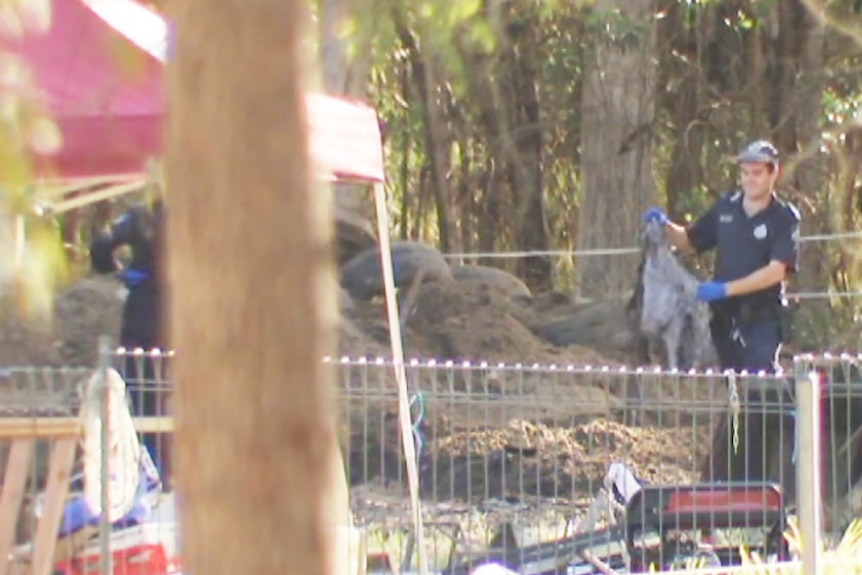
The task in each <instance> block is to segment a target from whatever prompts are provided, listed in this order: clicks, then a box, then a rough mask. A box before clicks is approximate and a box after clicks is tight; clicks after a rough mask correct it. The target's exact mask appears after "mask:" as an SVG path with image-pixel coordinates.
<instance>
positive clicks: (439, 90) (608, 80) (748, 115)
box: [28, 0, 862, 350]
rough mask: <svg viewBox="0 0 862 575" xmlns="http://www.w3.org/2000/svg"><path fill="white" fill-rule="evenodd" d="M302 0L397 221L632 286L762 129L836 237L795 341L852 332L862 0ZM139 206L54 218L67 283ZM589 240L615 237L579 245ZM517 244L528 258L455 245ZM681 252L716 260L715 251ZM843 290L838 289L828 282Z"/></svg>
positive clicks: (595, 283)
mask: <svg viewBox="0 0 862 575" xmlns="http://www.w3.org/2000/svg"><path fill="white" fill-rule="evenodd" d="M170 1H171V0H155V1H151V2H150V3H151V4H153V5H154V6H155V7H157V8H159V9H162V10H165V9H166V8H167V5H168V4H169V3H170ZM174 1H177V2H181V1H182V0H174ZM309 6H310V7H311V8H312V10H311V11H310V17H311V19H312V22H311V23H310V27H308V29H309V30H311V31H312V32H313V33H312V34H309V36H308V37H307V38H306V42H305V48H306V49H307V51H306V54H305V57H306V58H307V59H308V61H309V62H310V63H312V64H314V65H319V68H320V70H321V71H322V73H321V76H320V77H319V78H318V83H319V85H320V89H322V90H325V91H327V92H330V93H335V94H343V95H347V96H351V97H354V98H357V99H361V100H365V101H368V102H370V103H372V104H373V105H374V106H376V107H377V108H378V110H379V114H380V117H381V121H382V122H383V124H384V127H385V144H386V146H385V147H386V166H387V174H388V178H389V180H388V182H387V184H386V187H387V193H388V197H389V202H390V206H389V208H390V213H391V214H392V219H391V233H392V235H393V237H396V238H401V239H409V240H418V241H422V242H427V243H429V244H431V245H433V246H435V247H437V248H438V249H439V250H440V251H441V252H443V253H444V254H450V260H451V261H453V262H457V261H461V262H463V263H478V264H483V265H490V266H495V267H499V268H502V269H504V270H506V271H509V272H511V273H514V274H516V275H517V276H519V277H520V278H521V279H523V280H524V282H525V283H526V284H527V285H528V286H529V288H530V290H531V291H532V293H534V294H539V293H543V292H548V291H551V290H555V291H561V292H565V293H571V294H574V295H576V296H577V297H579V298H584V299H601V298H605V297H608V296H618V295H620V294H625V293H626V292H628V291H630V290H631V289H632V288H633V287H634V284H635V281H636V277H635V275H636V270H637V265H638V261H639V255H638V254H637V253H629V252H627V250H626V249H627V248H633V247H636V246H637V242H638V235H639V231H640V222H641V213H642V212H643V210H644V209H646V208H647V207H648V206H650V205H656V204H657V205H662V206H665V207H666V208H667V209H668V211H669V213H670V214H671V216H672V217H673V218H674V219H676V220H678V221H683V220H691V219H692V218H694V217H696V216H697V215H698V214H699V213H700V212H701V211H702V210H704V209H705V208H706V206H707V205H708V204H709V203H710V202H711V201H713V200H714V199H715V198H716V197H717V196H718V195H719V194H721V193H723V192H725V191H728V190H729V189H731V188H732V187H733V186H734V185H735V183H736V177H737V174H736V170H735V166H734V165H733V163H732V157H733V155H734V154H735V153H736V152H737V151H738V150H739V148H741V147H742V146H743V145H744V144H745V143H747V142H748V141H751V140H753V139H755V138H769V139H771V140H773V141H774V142H775V143H776V145H777V146H778V147H779V149H780V150H781V151H782V153H783V154H784V174H783V176H782V178H781V180H780V183H779V191H780V195H781V196H782V197H784V198H786V199H789V200H791V201H793V202H794V203H795V204H796V206H797V207H798V208H799V209H800V211H801V212H802V214H803V218H804V220H803V226H802V234H803V236H808V237H811V236H814V237H816V238H823V237H824V236H832V237H830V238H829V239H827V240H823V239H821V240H817V241H806V242H804V243H803V248H802V258H801V260H802V261H801V270H800V273H799V274H798V276H796V277H795V278H794V279H793V280H792V282H791V285H790V286H789V291H790V292H795V293H800V292H801V293H802V294H803V295H806V294H820V295H819V296H818V297H804V298H802V299H800V300H799V303H800V305H799V313H798V314H797V323H796V333H797V336H798V340H799V345H800V347H803V348H807V349H812V350H814V349H836V348H844V349H848V348H849V349H858V348H859V346H860V343H862V338H860V334H862V327H860V325H862V322H860V321H859V319H860V310H862V299H860V297H858V292H859V290H860V283H862V275H860V274H862V266H860V264H862V255H860V250H859V247H860V242H862V239H860V237H859V236H858V234H860V232H859V229H860V228H859V220H860V216H862V181H860V177H859V166H860V163H862V124H860V116H859V114H860V110H859V107H860V101H862V93H860V88H859V86H860V79H862V67H860V63H862V59H860V55H862V27H860V26H859V24H860V23H862V2H859V1H858V0H834V1H829V2H826V3H824V2H822V1H820V0H593V1H582V0H484V1H483V0H458V1H457V2H452V1H451V0H316V1H315V2H312V3H310V4H309ZM309 69H312V67H309ZM336 199H337V202H336V204H337V205H336V214H337V217H338V218H339V219H340V220H344V219H348V220H351V221H356V222H358V225H359V226H364V227H365V228H366V229H367V230H369V232H368V233H369V234H372V235H373V234H374V231H373V230H375V229H376V222H375V221H374V213H373V201H372V199H371V190H370V189H367V188H365V187H361V186H360V187H357V186H340V187H338V189H337V190H336ZM132 201H136V198H133V197H128V198H123V199H121V200H119V201H117V202H115V203H114V204H113V205H109V204H108V203H100V204H96V205H93V206H89V207H87V208H84V209H80V210H74V211H71V212H68V213H66V214H63V215H62V216H59V217H58V218H57V219H56V220H55V221H54V223H53V224H52V225H56V228H55V229H57V231H58V233H59V235H61V236H62V238H63V241H64V243H65V245H66V247H67V248H68V251H69V253H71V254H72V262H73V268H74V269H73V273H72V274H71V277H72V278H74V277H75V276H76V275H79V274H78V273H76V271H77V272H84V271H85V269H86V267H87V259H88V258H87V255H86V245H87V240H88V238H89V236H90V234H91V233H92V231H93V230H94V229H96V228H98V227H99V226H101V225H103V224H104V223H105V222H106V221H107V219H108V218H109V217H112V216H115V215H116V214H117V213H118V212H119V211H120V210H122V209H123V208H124V207H125V206H126V205H128V203H129V202H132ZM28 226H30V227H29V228H28V229H29V230H31V231H29V232H28V235H32V233H33V231H32V230H34V229H35V228H34V227H33V226H32V225H31V224H30V223H28ZM854 234H856V236H855V237H854V236H853V235H854ZM847 236H850V237H847ZM31 241H32V240H31ZM585 250H586V251H590V250H595V251H599V252H601V251H602V250H610V252H612V253H605V254H602V255H597V254H590V255H578V256H577V257H576V256H575V255H573V254H572V252H574V251H578V252H583V251H585ZM615 251H618V252H622V253H613V252H615ZM505 252H519V253H524V252H528V253H532V254H534V255H530V256H526V257H524V256H519V257H478V258H477V257H463V258H461V257H456V256H455V255H452V254H463V253H468V254H470V253H482V254H496V255H497V256H499V255H500V254H502V253H505ZM687 263H688V264H690V265H691V267H692V268H694V269H695V270H696V271H697V272H698V273H699V274H702V275H703V276H705V275H706V274H707V273H708V272H709V269H710V256H704V257H701V258H694V259H691V260H690V261H688V262H687ZM37 279H38V280H39V281H35V282H33V283H34V285H39V284H40V283H45V282H44V280H42V279H41V278H37ZM830 291H831V292H836V293H838V294H843V295H842V296H840V297H839V296H835V297H821V296H822V294H823V293H824V292H830ZM848 294H849V295H848ZM853 294H856V295H853Z"/></svg>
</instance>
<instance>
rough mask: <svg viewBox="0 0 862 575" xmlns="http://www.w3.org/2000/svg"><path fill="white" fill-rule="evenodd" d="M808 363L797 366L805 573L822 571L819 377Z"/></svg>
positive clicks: (799, 494) (813, 574) (799, 495)
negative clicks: (810, 368)
mask: <svg viewBox="0 0 862 575" xmlns="http://www.w3.org/2000/svg"><path fill="white" fill-rule="evenodd" d="M807 367H808V366H807V362H805V361H804V360H800V361H799V362H798V363H797V364H796V365H795V370H794V371H795V373H794V379H795V383H796V402H797V418H796V444H797V446H798V448H799V452H798V457H797V460H796V485H797V488H796V507H797V509H798V515H799V530H800V532H801V534H802V573H803V575H817V574H818V573H819V572H820V545H821V541H822V526H821V516H820V445H821V438H820V380H819V377H818V375H817V373H816V372H814V371H809V370H808V369H807Z"/></svg>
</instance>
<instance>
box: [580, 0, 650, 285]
mask: <svg viewBox="0 0 862 575" xmlns="http://www.w3.org/2000/svg"><path fill="white" fill-rule="evenodd" d="M593 10H594V16H595V17H596V19H597V20H599V21H603V22H605V23H606V25H604V26H596V28H595V29H594V31H593V35H594V36H593V42H592V45H591V46H590V49H589V50H588V55H587V57H586V61H585V69H584V89H583V96H582V102H581V108H582V112H581V118H582V121H581V133H582V134H583V136H582V138H581V142H582V144H581V180H582V182H583V185H582V186H583V187H582V189H583V196H582V200H581V208H580V210H579V216H578V217H579V220H578V249H581V250H584V249H604V248H623V247H631V246H633V245H635V244H636V242H637V239H638V232H639V230H640V225H641V213H643V210H644V209H645V208H646V207H647V206H649V205H650V204H651V203H653V202H655V199H656V194H655V183H654V181H653V173H652V166H651V154H652V124H653V119H654V115H655V80H656V66H655V64H654V62H655V44H656V37H655V30H654V24H653V22H654V1H653V0H596V3H595V7H594V9H593ZM576 265H577V274H578V281H579V288H580V291H581V294H582V295H583V296H585V297H602V296H607V295H611V294H619V293H621V292H624V291H627V290H629V289H631V288H632V287H633V286H634V283H635V273H636V269H637V256H632V257H626V256H619V255H608V256H591V257H583V258H579V259H578V261H577V264H576Z"/></svg>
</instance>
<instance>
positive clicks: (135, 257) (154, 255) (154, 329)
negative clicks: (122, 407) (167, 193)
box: [90, 201, 170, 486]
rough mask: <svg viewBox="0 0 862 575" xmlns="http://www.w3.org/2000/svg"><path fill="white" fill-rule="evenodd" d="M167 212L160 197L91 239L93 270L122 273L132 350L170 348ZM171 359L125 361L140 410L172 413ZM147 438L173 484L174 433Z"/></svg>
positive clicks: (125, 340) (126, 343) (123, 335)
mask: <svg viewBox="0 0 862 575" xmlns="http://www.w3.org/2000/svg"><path fill="white" fill-rule="evenodd" d="M163 229H164V226H163V212H162V205H161V202H160V201H157V202H156V203H154V205H153V206H152V208H148V207H145V206H136V207H133V208H131V209H129V210H128V211H127V212H126V213H124V214H123V215H122V216H121V217H119V218H118V219H116V220H114V221H113V222H112V223H111V225H110V226H109V229H107V230H105V231H103V232H100V233H98V234H96V235H95V237H94V238H93V240H92V243H91V244H90V261H91V264H92V266H93V270H94V271H95V272H96V273H102V274H117V276H118V277H119V278H120V280H121V281H122V282H123V284H124V285H125V286H126V289H127V290H128V293H127V295H126V300H125V305H124V307H123V318H122V327H121V329H120V341H119V344H120V346H122V347H124V348H126V349H127V350H129V351H132V350H134V349H136V348H141V349H143V350H144V351H146V352H149V351H151V350H152V349H165V348H167V345H166V342H165V341H164V340H163V331H162V284H161V281H162V278H161V271H162V270H161V262H162V254H161V249H162V241H163V233H164V232H163ZM121 246H128V247H129V248H130V249H131V252H132V259H131V263H130V264H129V266H128V267H126V268H125V269H122V270H120V269H119V266H118V265H117V261H116V260H115V258H114V252H115V250H116V249H117V248H119V247H121ZM166 367H167V364H166V363H165V362H163V361H162V360H158V359H156V360H154V359H153V358H151V357H149V354H148V353H147V354H145V355H144V357H133V356H131V355H130V356H128V357H127V358H126V359H125V360H124V364H123V365H122V366H121V369H122V375H123V378H124V379H125V380H126V385H127V386H128V390H129V396H130V398H131V403H132V413H133V415H135V416H154V415H162V416H164V415H167V411H166V407H167V396H168V390H167V383H168V379H167V377H166V370H165V368H166ZM142 443H143V445H144V447H146V449H147V450H148V451H149V452H150V456H151V457H152V458H153V461H154V462H155V464H156V466H157V467H158V469H159V473H160V475H161V478H162V482H163V485H165V486H168V485H169V484H170V469H169V468H170V465H169V463H170V462H169V453H168V447H169V437H167V436H164V435H161V436H160V435H159V434H155V433H145V434H143V435H142Z"/></svg>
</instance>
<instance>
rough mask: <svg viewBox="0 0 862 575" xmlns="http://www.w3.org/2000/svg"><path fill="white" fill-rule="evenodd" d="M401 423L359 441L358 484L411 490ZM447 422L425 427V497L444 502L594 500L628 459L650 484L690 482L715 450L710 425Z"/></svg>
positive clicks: (354, 480)
mask: <svg viewBox="0 0 862 575" xmlns="http://www.w3.org/2000/svg"><path fill="white" fill-rule="evenodd" d="M396 423H397V422H396V421H395V419H394V417H393V418H392V419H390V420H388V421H387V422H386V424H385V425H384V426H383V427H384V429H385V432H384V433H383V434H377V433H371V434H362V435H361V436H360V435H354V436H353V438H352V441H351V445H350V446H349V448H348V450H347V453H349V454H350V457H349V461H350V470H351V477H350V479H351V484H352V485H366V484H381V485H384V486H386V485H391V484H395V485H400V486H404V485H406V480H405V477H406V474H405V470H404V466H403V455H402V453H401V452H400V443H399V441H398V434H397V425H396ZM446 427H447V426H446V425H445V424H444V423H443V422H442V421H436V422H434V423H429V425H428V426H427V427H426V428H425V435H426V443H425V444H424V449H423V451H422V452H421V453H420V454H419V455H420V458H419V469H420V476H421V481H420V483H421V485H420V487H421V491H422V494H423V497H424V498H426V499H428V500H433V501H438V502H444V501H445V502H452V501H468V500H471V499H502V500H516V501H524V500H528V499H532V498H567V499H578V498H582V497H588V496H590V495H592V494H594V493H595V492H596V491H597V490H598V489H599V488H600V487H601V486H602V480H603V478H604V475H605V473H606V472H607V468H608V465H609V464H610V463H611V462H613V461H622V462H625V463H627V464H629V465H631V466H632V468H633V469H634V470H635V472H636V473H637V475H638V476H639V477H640V478H641V479H642V480H644V481H646V482H649V483H688V482H691V481H696V480H698V479H699V473H698V471H697V470H698V469H699V468H700V465H701V463H702V459H703V458H704V457H705V456H706V454H707V452H708V447H709V445H710V441H709V439H710V427H709V425H702V426H699V427H698V428H696V431H697V433H696V434H693V433H692V428H663V427H661V426H644V427H638V426H627V425H624V424H623V423H621V422H618V421H613V420H609V419H606V418H594V419H592V420H591V421H588V422H586V423H581V424H576V425H565V424H545V423H537V422H535V421H528V420H525V419H520V418H513V419H510V420H509V421H508V422H506V423H502V424H501V425H495V426H486V427H485V428H483V429H469V430H462V431H457V432H454V433H450V432H449V430H448V429H446Z"/></svg>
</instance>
